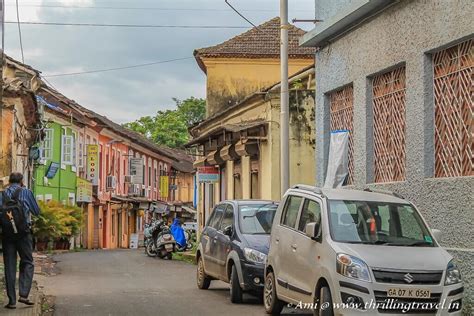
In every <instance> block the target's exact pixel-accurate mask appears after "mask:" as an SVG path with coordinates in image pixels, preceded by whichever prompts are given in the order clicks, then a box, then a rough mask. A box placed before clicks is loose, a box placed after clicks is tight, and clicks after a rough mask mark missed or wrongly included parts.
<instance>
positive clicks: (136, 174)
mask: <svg viewBox="0 0 474 316" xmlns="http://www.w3.org/2000/svg"><path fill="white" fill-rule="evenodd" d="M143 165H144V162H143V158H133V157H132V158H130V175H131V176H132V183H133V184H143V176H144V175H143Z"/></svg>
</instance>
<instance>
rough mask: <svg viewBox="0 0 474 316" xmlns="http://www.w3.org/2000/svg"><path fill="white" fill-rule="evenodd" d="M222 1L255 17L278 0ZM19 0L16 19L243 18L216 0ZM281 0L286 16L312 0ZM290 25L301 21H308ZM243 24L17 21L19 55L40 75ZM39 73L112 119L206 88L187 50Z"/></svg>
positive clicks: (196, 44) (309, 13) (208, 36)
mask: <svg viewBox="0 0 474 316" xmlns="http://www.w3.org/2000/svg"><path fill="white" fill-rule="evenodd" d="M5 2H6V18H5V20H6V21H16V11H15V6H14V3H15V1H14V0H5ZM230 2H231V3H232V4H233V5H234V6H235V7H237V8H238V9H241V10H242V13H243V14H244V15H245V16H246V17H248V18H249V19H250V20H251V21H253V22H254V23H256V24H257V23H258V24H260V23H262V22H265V21H266V20H269V19H271V18H273V17H275V16H278V15H279V12H278V9H279V1H278V0H258V1H256V0H231V1H230ZM19 3H20V19H21V20H22V21H41V22H61V23H63V22H66V23H100V24H104V23H106V24H154V25H219V26H226V25H228V26H248V24H247V23H246V22H245V21H244V20H242V19H241V18H240V17H239V16H237V15H236V14H235V13H234V12H233V11H231V10H229V8H228V7H227V6H226V4H225V2H224V0H19ZM289 3H290V20H291V19H293V18H307V19H311V18H314V0H290V1H289ZM56 6H61V7H60V8H59V7H56ZM78 7H88V8H78ZM90 7H95V8H90ZM131 8H147V9H143V10H142V9H131ZM153 8H160V9H166V10H156V9H153ZM188 9H189V10H188ZM193 9H194V10H193ZM298 26H299V27H301V28H305V29H309V28H310V27H311V24H299V25H298ZM244 31H245V29H167V28H153V29H143V28H112V27H110V28H91V27H77V26H41V25H22V35H23V49H24V55H25V63H27V64H29V65H31V66H33V67H34V68H36V69H38V70H40V71H41V72H42V73H43V75H51V74H62V73H70V72H81V71H88V70H95V69H103V68H112V67H121V66H129V65H135V64H143V63H149V62H156V61H162V60H169V59H175V58H184V57H191V56H192V53H193V50H194V49H195V48H200V47H206V46H211V45H215V44H218V43H221V42H223V41H225V40H227V39H229V38H230V37H232V36H235V35H237V34H240V33H242V32H244ZM5 52H6V53H7V54H8V55H10V56H11V57H13V58H15V59H18V60H21V53H20V46H19V37H18V29H17V25H14V24H8V25H7V26H6V28H5ZM47 79H48V80H49V82H51V84H52V85H53V86H54V87H55V88H57V89H58V90H59V91H61V92H62V93H63V94H65V95H66V96H68V97H69V98H71V99H73V100H76V101H77V102H79V103H80V104H82V105H83V106H85V107H87V108H90V109H92V110H94V111H96V112H98V113H100V114H103V115H106V116H108V117H109V118H111V119H113V120H115V121H116V122H119V123H124V122H127V121H131V120H135V119H137V118H139V117H141V116H144V115H153V114H154V113H156V111H157V110H160V109H168V108H172V107H173V106H174V103H173V101H172V100H171V98H173V97H176V98H179V99H185V98H187V97H190V96H195V97H205V93H206V91H205V75H204V73H202V71H201V70H200V69H199V67H198V66H197V64H196V62H195V60H194V59H192V58H191V59H187V60H182V61H177V62H173V63H166V64H159V65H153V66H148V67H142V68H134V69H127V70H120V71H113V72H104V73H95V74H87V75H80V76H68V77H52V78H47Z"/></svg>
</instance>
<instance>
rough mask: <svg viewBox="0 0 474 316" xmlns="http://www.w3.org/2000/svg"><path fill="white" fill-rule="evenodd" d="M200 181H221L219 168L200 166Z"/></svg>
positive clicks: (198, 169)
mask: <svg viewBox="0 0 474 316" xmlns="http://www.w3.org/2000/svg"><path fill="white" fill-rule="evenodd" d="M197 172H198V176H197V177H198V182H200V183H202V182H219V169H218V168H216V167H198V168H197Z"/></svg>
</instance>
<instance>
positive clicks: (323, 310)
mask: <svg viewBox="0 0 474 316" xmlns="http://www.w3.org/2000/svg"><path fill="white" fill-rule="evenodd" d="M315 315H317V316H334V311H333V306H332V296H331V291H330V290H329V287H328V286H323V287H322V288H321V290H319V306H318V312H317V313H315Z"/></svg>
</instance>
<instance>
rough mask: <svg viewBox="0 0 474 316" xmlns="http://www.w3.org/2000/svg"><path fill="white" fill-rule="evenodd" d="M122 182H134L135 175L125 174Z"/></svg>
mask: <svg viewBox="0 0 474 316" xmlns="http://www.w3.org/2000/svg"><path fill="white" fill-rule="evenodd" d="M124 182H125V183H135V176H125V178H124Z"/></svg>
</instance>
